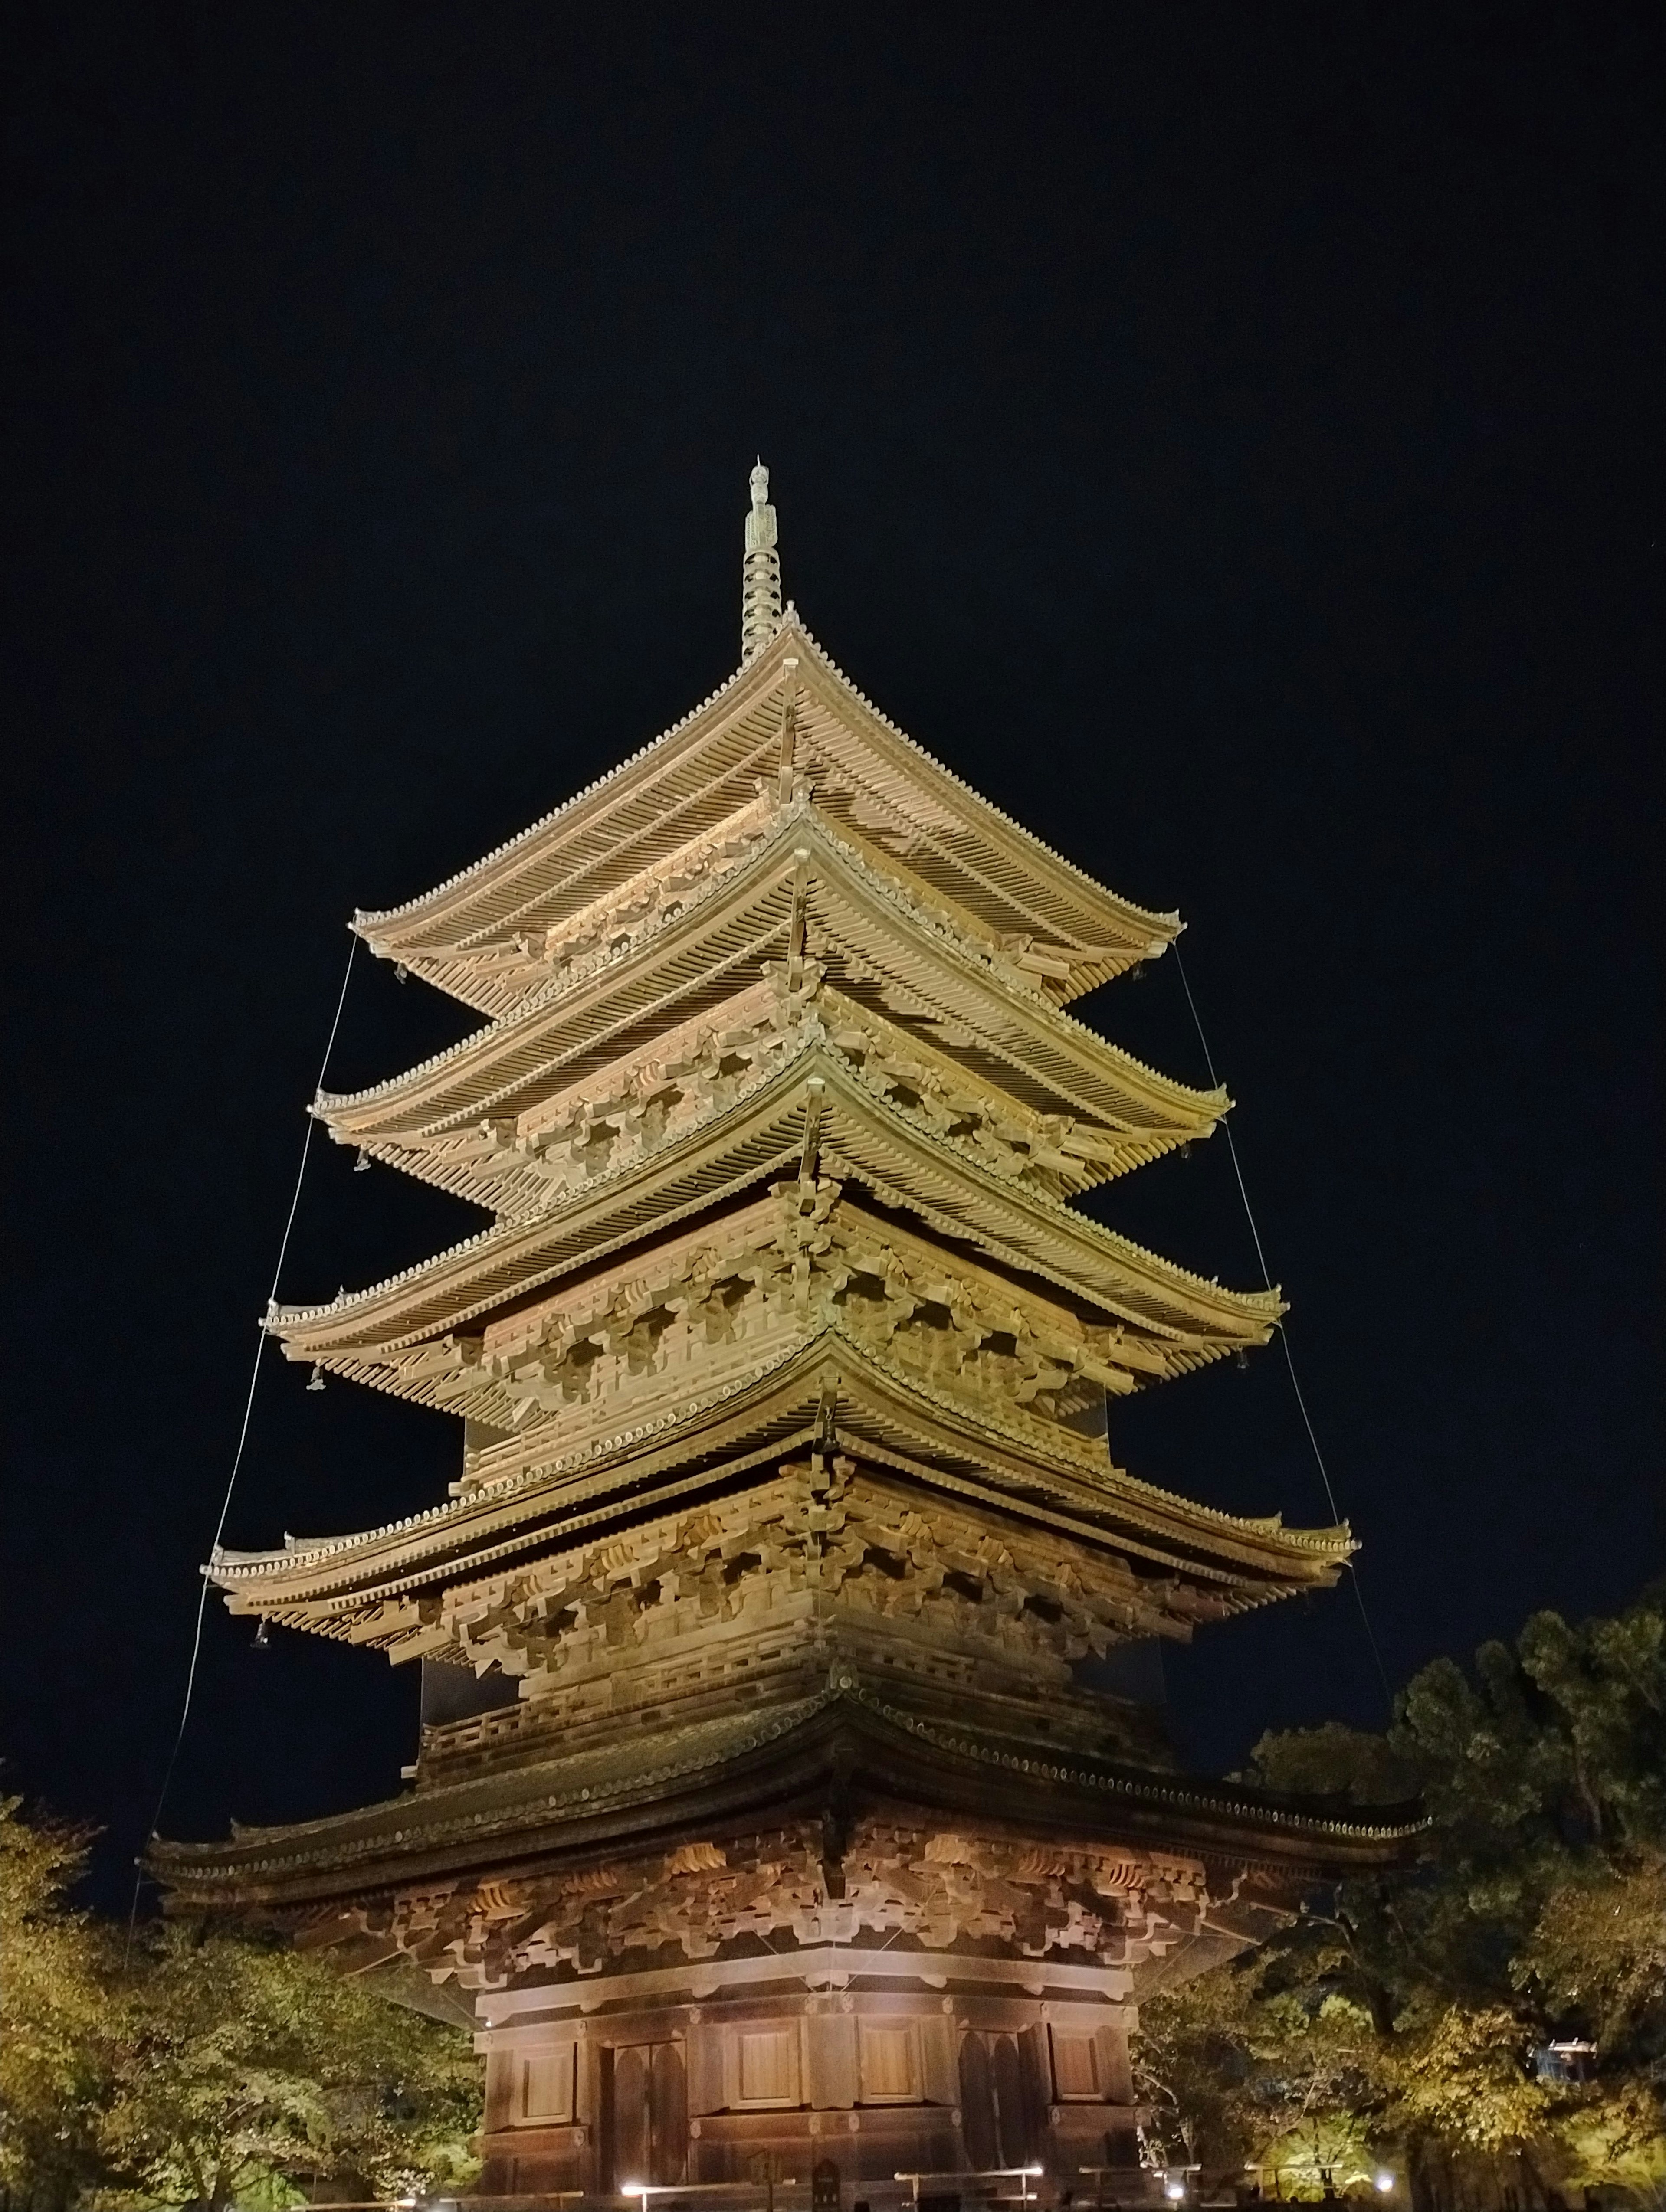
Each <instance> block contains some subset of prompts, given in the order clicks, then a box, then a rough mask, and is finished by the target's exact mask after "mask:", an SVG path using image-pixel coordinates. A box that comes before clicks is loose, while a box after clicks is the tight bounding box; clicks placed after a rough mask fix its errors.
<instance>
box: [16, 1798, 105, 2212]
mask: <svg viewBox="0 0 1666 2212" xmlns="http://www.w3.org/2000/svg"><path fill="white" fill-rule="evenodd" d="M18 1808H19V1800H18V1799H17V1798H15V1797H3V1798H0V2191H4V2192H5V2194H6V2196H7V2197H9V2199H10V2201H11V2202H12V2203H16V2204H39V2205H40V2206H43V2207H45V2206H56V2205H60V2204H64V2203H68V2202H69V2201H70V2198H71V2197H73V2196H74V2195H75V2193H76V2190H77V2189H78V2188H79V2186H80V2185H81V2184H82V2181H83V2180H84V2179H85V2178H86V2177H87V2176H88V2174H89V2173H90V2172H92V2171H93V2170H94V2144H93V2125H94V2114H95V2112H96V2109H97V2104H98V2100H99V2098H100V2093H101V2092H102V2089H103V2086H104V2081H105V2076H106V2050H105V2045H104V2027H105V2000H104V1992H105V1989H106V1985H107V1981H108V1976H109V1969H110V1966H111V1963H112V1961H111V1957H110V1951H109V1945H108V1942H107V1939H106V1936H105V1935H104V1932H103V1931H101V1930H100V1929H98V1928H96V1927H95V1926H94V1924H93V1923H92V1922H91V1921H90V1919H89V1918H88V1916H87V1915H86V1914H84V1913H79V1912H75V1911H70V1908H69V1905H68V1904H67V1902H66V1899H67V1895H68V1893H69V1891H70V1888H71V1887H73V1885H74V1884H75V1882H76V1881H77V1880H78V1879H79V1877H80V1875H81V1873H82V1869H83V1867H84V1865H85V1863H86V1855H87V1846H88V1842H89V1840H90V1838H89V1836H88V1832H86V1831H85V1830H84V1829H79V1828H75V1827H70V1826H67V1825H65V1824H64V1823H62V1822H58V1821H36V1822H33V1823H31V1822H28V1821H27V1820H21V1819H20V1818H19V1817H18Z"/></svg>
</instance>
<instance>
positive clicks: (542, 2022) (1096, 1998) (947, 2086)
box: [477, 1942, 1147, 2204]
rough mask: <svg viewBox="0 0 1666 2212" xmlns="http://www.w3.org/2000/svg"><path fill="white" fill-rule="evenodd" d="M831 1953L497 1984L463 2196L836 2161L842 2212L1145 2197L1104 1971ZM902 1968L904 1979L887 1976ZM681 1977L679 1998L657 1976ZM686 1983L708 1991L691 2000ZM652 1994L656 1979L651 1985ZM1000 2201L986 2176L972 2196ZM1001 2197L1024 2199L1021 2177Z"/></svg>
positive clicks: (1125, 2069)
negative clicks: (481, 2121) (1104, 2186)
mask: <svg viewBox="0 0 1666 2212" xmlns="http://www.w3.org/2000/svg"><path fill="white" fill-rule="evenodd" d="M904 1959H906V1960H907V1964H906V1966H905V1965H904V1961H903V1960H899V1958H898V1957H897V1954H896V1953H895V1952H894V1951H891V1952H889V1953H887V1952H886V1951H885V1949H884V1948H882V1947H881V1946H880V1945H879V1944H878V1943H873V1942H868V1943H860V1944H854V1945H852V1944H845V1945H839V1944H828V1945H822V1946H818V1947H816V1948H812V1949H807V1950H805V1951H802V1952H797V1953H789V1954H787V1955H786V1956H785V1957H779V1956H775V1957H770V1958H768V1959H763V1958H758V1959H731V1960H714V1961H711V1962H709V1963H708V1964H707V1965H706V1966H704V1968H703V1969H702V1970H701V1971H698V1972H695V1973H693V1974H692V1975H690V1973H689V1972H687V1971H684V1972H680V1973H678V1974H676V1975H674V1976H673V1975H672V1974H668V1973H666V1972H657V1973H656V1972H648V1973H646V1974H642V1975H624V1976H619V1977H617V1978H609V1979H608V1980H606V1981H599V1982H597V1983H594V1984H589V1985H588V1986H587V1987H585V1988H584V1989H583V1990H582V1991H581V1992H579V1991H575V1990H574V1987H573V1985H572V1984H570V1983H569V1984H563V1985H562V1986H561V1987H560V1988H558V1989H550V1988H544V1989H538V1988H528V1989H522V1990H502V1991H499V1992H496V1993H495V1994H494V1995H493V1996H491V1997H490V1998H489V1999H485V2000H483V2002H482V2004H481V2008H480V2009H481V2012H482V2014H483V2015H485V2014H488V2013H489V2017H490V2023H491V2024H490V2025H489V2026H488V2027H483V2028H482V2030H481V2031H480V2033H479V2034H478V2037H477V2044H478V2046H479V2047H480V2048H481V2049H482V2050H483V2051H484V2052H485V2054H486V2059H487V2087H486V2124H485V2130H484V2133H483V2137H482V2140H481V2151H482V2154H483V2160H484V2170H483V2173H482V2176H481V2179H480V2183H479V2194H480V2195H482V2196H483V2197H548V2196H552V2195H556V2194H563V2195H564V2194H568V2193H569V2192H571V2193H577V2194H581V2195H582V2196H584V2197H593V2198H597V2199H605V2198H609V2197H616V2196H631V2195H635V2193H636V2192H637V2191H641V2189H644V2188H647V2189H650V2190H657V2189H666V2188H674V2187H683V2186H686V2187H692V2188H702V2187H703V2188H715V2187H721V2185H725V2184H727V2185H751V2188H754V2189H757V2191H759V2192H760V2201H762V2198H763V2191H766V2190H767V2189H769V2188H773V2187H780V2188H781V2190H782V2191H783V2203H787V2202H790V2201H791V2194H790V2189H789V2185H796V2186H797V2187H798V2188H799V2189H800V2190H803V2191H807V2190H808V2188H809V2185H810V2184H811V2182H812V2176H813V2175H814V2173H815V2172H816V2169H817V2168H818V2167H821V2168H823V2169H824V2174H823V2179H824V2186H825V2182H826V2174H825V2168H826V2166H827V2165H828V2164H831V2165H832V2166H834V2167H836V2169H837V2175H838V2180H839V2185H840V2186H841V2188H842V2191H843V2192H844V2198H845V2202H846V2203H847V2204H848V2203H850V2202H852V2201H853V2200H852V2191H854V2194H855V2195H856V2196H859V2197H865V2198H867V2199H869V2200H870V2201H874V2200H879V2199H888V2198H890V2197H892V2196H895V2195H899V2194H900V2195H902V2196H905V2197H911V2196H912V2194H913V2193H914V2192H913V2184H912V2182H903V2183H899V2182H898V2179H897V2177H899V2176H910V2177H920V2178H921V2179H920V2189H921V2193H922V2194H925V2195H927V2196H939V2195H942V2194H945V2193H953V2192H954V2190H955V2186H956V2185H955V2183H954V2182H953V2181H952V2180H951V2179H945V2177H959V2178H960V2179H961V2180H962V2181H964V2183H965V2185H966V2187H967V2191H968V2192H969V2193H970V2196H971V2197H976V2195H977V2194H978V2193H979V2189H980V2185H978V2184H977V2183H976V2182H975V2180H974V2179H973V2178H974V2177H976V2176H979V2175H982V2176H984V2177H988V2176H991V2175H993V2174H994V2173H997V2172H1007V2173H1010V2174H1013V2175H1015V2176H1016V2175H1017V2174H1018V2172H1020V2171H1021V2170H1023V2169H1025V2168H1033V2169H1034V2178H1031V2177H1029V2176H1026V2177H1025V2189H1026V2190H1027V2191H1028V2193H1030V2194H1031V2195H1034V2194H1037V2193H1038V2192H1039V2193H1040V2194H1041V2195H1043V2197H1048V2198H1056V2197H1058V2196H1059V2195H1060V2194H1061V2193H1062V2191H1063V2190H1064V2189H1066V2188H1071V2189H1073V2190H1075V2191H1077V2192H1078V2193H1084V2192H1085V2193H1087V2194H1090V2195H1091V2194H1093V2193H1094V2192H1095V2189H1096V2184H1095V2181H1094V2180H1093V2179H1090V2178H1088V2177H1091V2176H1097V2175H1104V2174H1106V2173H1110V2174H1112V2175H1115V2176H1116V2177H1119V2178H1125V2181H1124V2185H1119V2186H1114V2187H1113V2189H1112V2191H1111V2194H1112V2195H1114V2196H1115V2197H1116V2200H1117V2201H1118V2202H1119V2203H1131V2202H1134V2201H1135V2199H1137V2198H1138V2197H1141V2196H1143V2195H1145V2194H1146V2193H1147V2191H1146V2189H1145V2188H1144V2187H1143V2186H1142V2183H1143V2180H1144V2177H1143V2176H1142V2174H1141V2172H1140V2158H1139V2145H1138V2136H1137V2125H1138V2122H1139V2119H1140V2112H1139V2110H1138V2108H1137V2107H1136V2106H1135V2105H1134V2092H1133V2081H1132V2075H1131V2069H1130V2067H1129V2062H1128V2031H1129V2028H1130V2027H1131V2025H1132V2020H1133V2015H1132V2010H1131V2008H1130V2006H1129V2005H1128V2002H1127V2000H1128V1986H1129V1979H1130V1978H1129V1976H1128V1973H1127V1972H1126V1971H1125V1970H1122V1969H1118V1968H1106V1967H1096V1966H1061V1965H1057V1964H1050V1963H1049V1964H1043V1962H1042V1961H1039V1960H1037V1961H1036V1962H1034V1964H1033V1965H1032V1964H1031V1962H1028V1961H1023V1960H1012V1959H1008V1958H1000V1959H997V1958H976V1957H967V1956H962V1955H958V1954H947V1955H945V1954H942V1953H932V1954H924V1955H919V1954H916V1955H915V1957H914V1958H909V1957H908V1954H904ZM899 1968H901V1969H902V1971H899ZM672 1979H675V1980H678V1981H680V1982H681V1983H682V1984H684V1999H683V2001H681V2002H677V2001H673V1999H672V1993H671V1992H670V1991H669V1990H666V1987H665V1984H666V1983H667V1982H669V1981H672ZM656 1984H657V1985H658V1986H657V1987H656ZM690 1984H693V1985H694V1986H695V1987H696V1988H698V1989H699V1990H700V1991H701V1992H702V1994H701V1996H700V1997H699V2000H698V2001H697V2002H696V2001H694V1999H693V1997H692V1995H691V1994H690V1993H689V1990H690ZM1043 2184H1044V2185H1043ZM991 2192H993V2193H994V2194H996V2195H999V2194H1000V2193H1001V2192H1000V2187H999V2185H997V2184H994V2183H990V2184H989V2185H988V2189H987V2190H985V2191H984V2192H983V2193H991ZM1006 2193H1009V2194H1012V2195H1018V2193H1019V2190H1018V2184H1017V2181H1016V2179H1015V2180H1014V2182H1013V2184H1012V2188H1011V2189H1010V2191H1007V2192H1006Z"/></svg>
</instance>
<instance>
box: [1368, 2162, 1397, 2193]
mask: <svg viewBox="0 0 1666 2212" xmlns="http://www.w3.org/2000/svg"><path fill="white" fill-rule="evenodd" d="M1371 2181H1372V2184H1373V2185H1374V2186H1375V2188H1376V2190H1377V2194H1378V2196H1380V2197H1386V2196H1387V2195H1388V2193H1389V2190H1391V2189H1392V2188H1393V2187H1394V2176H1393V2175H1392V2174H1391V2173H1390V2172H1389V2170H1388V2168H1387V2167H1386V2166H1379V2167H1378V2168H1377V2172H1375V2173H1374V2174H1373V2175H1372V2176H1371Z"/></svg>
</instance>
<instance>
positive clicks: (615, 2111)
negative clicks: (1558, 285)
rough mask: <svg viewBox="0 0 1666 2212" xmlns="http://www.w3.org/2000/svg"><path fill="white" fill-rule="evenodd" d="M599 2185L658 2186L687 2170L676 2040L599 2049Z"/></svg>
mask: <svg viewBox="0 0 1666 2212" xmlns="http://www.w3.org/2000/svg"><path fill="white" fill-rule="evenodd" d="M601 2117H602V2137H603V2144H602V2148H603V2160H602V2163H603V2166H604V2172H603V2175H602V2186H603V2188H604V2189H605V2190H622V2189H623V2188H625V2187H626V2186H627V2185H629V2184H630V2183H631V2182H635V2183H637V2184H638V2185H641V2184H648V2185H654V2186H660V2185H665V2184H666V2183H677V2182H680V2181H682V2180H683V2179H684V2178H685V2176H686V2173H687V2171H688V2158H689V2114H688V2091H687V2086H686V2080H685V2076H684V2067H683V2051H682V2046H681V2045H680V2044H677V2043H623V2044H616V2045H613V2047H612V2048H611V2049H610V2050H607V2051H604V2052H603V2053H602V2116H601Z"/></svg>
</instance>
